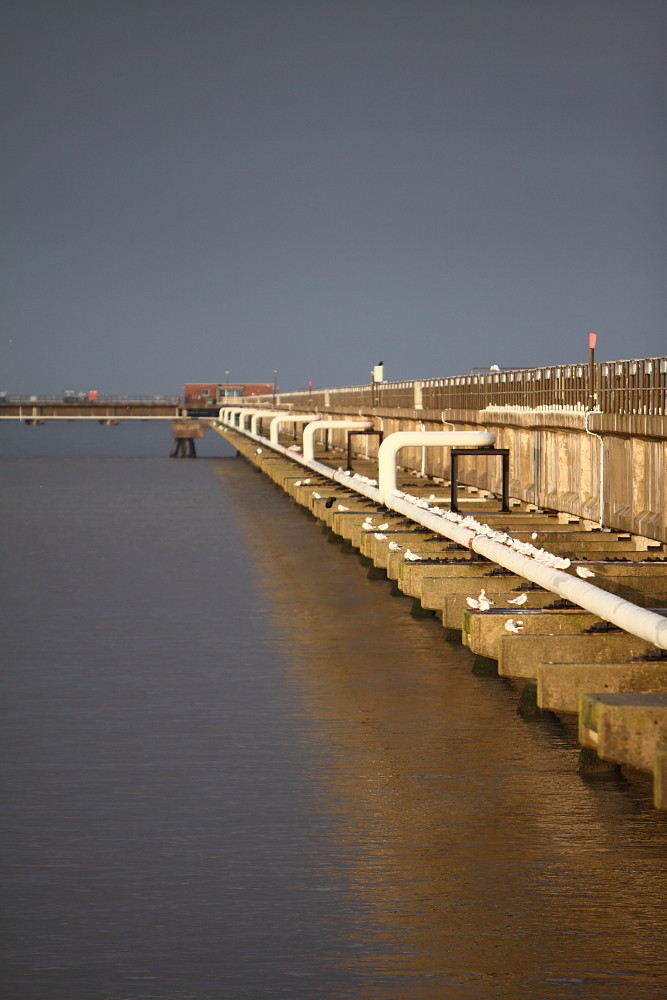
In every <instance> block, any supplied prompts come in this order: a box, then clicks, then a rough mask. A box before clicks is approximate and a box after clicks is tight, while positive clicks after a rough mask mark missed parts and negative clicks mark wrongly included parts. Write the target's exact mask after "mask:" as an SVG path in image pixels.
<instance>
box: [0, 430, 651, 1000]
mask: <svg viewBox="0 0 667 1000" xmlns="http://www.w3.org/2000/svg"><path fill="white" fill-rule="evenodd" d="M3 430H4V429H3ZM14 432H16V435H19V434H30V433H33V434H35V433H37V434H38V433H40V431H39V430H37V429H35V430H34V431H32V432H31V431H30V430H28V429H26V428H14V429H12V430H11V432H6V433H5V438H4V440H5V449H4V450H5V457H4V459H3V461H2V463H1V466H0V467H1V469H2V533H3V560H2V564H1V573H2V602H3V607H2V618H3V622H4V626H5V627H4V630H3V631H4V639H3V644H2V648H3V654H4V655H3V663H4V666H3V675H4V677H3V688H4V699H3V702H4V712H3V722H2V730H1V731H2V741H3V744H4V745H3V747H2V762H3V764H2V767H3V786H4V787H3V796H4V802H5V807H4V816H5V820H4V824H3V825H4V832H3V838H2V839H3V845H4V846H3V860H4V866H3V871H4V886H3V900H4V905H3V918H2V931H3V933H2V948H3V951H2V974H3V979H4V987H3V992H2V995H3V997H7V998H8V1000H24V998H30V1000H34V998H39V1000H42V998H43V1000H143V998H160V1000H181V998H193V1000H208V998H211V1000H217V998H232V1000H235V998H240V1000H244V998H249V1000H250V998H264V997H266V998H274V997H286V998H292V997H293V998H314V997H322V998H330V1000H334V998H341V1000H347V998H349V1000H357V998H359V1000H362V998H373V1000H439V998H444V1000H460V998H463V1000H468V998H469V1000H486V998H505V1000H513V998H528V1000H538V998H539V1000H551V998H570V997H577V998H578V997H581V998H584V997H585V998H586V1000H591V998H593V1000H597V998H600V1000H603V998H604V1000H607V998H611V1000H634V998H641V997H654V998H657V997H664V996H665V995H666V994H667V956H666V947H667V946H666V944H665V941H666V937H667V936H666V934H665V931H666V924H667V920H666V917H665V902H664V900H665V889H666V888H667V868H666V861H667V816H665V815H664V814H660V813H656V812H655V811H654V810H653V808H652V806H651V785H650V781H648V780H642V779H637V780H632V781H626V780H621V781H605V782H597V783H586V782H584V781H582V780H581V779H580V778H579V777H578V776H577V775H576V773H575V771H574V767H575V763H576V756H577V751H576V749H575V748H574V746H573V745H572V742H571V740H570V738H569V734H568V733H567V732H565V731H564V730H563V729H561V728H560V727H559V726H558V725H557V724H556V723H554V722H540V723H533V724H526V723H524V722H522V721H521V720H520V719H519V718H518V717H517V716H516V714H515V707H516V700H517V696H516V693H515V692H514V691H513V690H512V689H511V688H510V687H509V686H508V685H507V684H506V683H505V682H503V681H500V680H489V679H479V678H475V677H473V676H472V674H471V673H470V666H471V661H470V657H469V655H468V653H467V652H466V651H464V650H463V649H462V648H461V647H459V646H453V645H449V644H447V643H445V642H444V641H443V638H442V634H441V629H440V626H439V625H438V623H437V622H436V621H435V620H415V619H413V618H411V617H410V601H408V600H406V599H405V598H396V597H392V596H391V594H390V587H389V584H388V583H387V581H378V580H369V579H368V577H367V574H366V570H365V568H364V567H363V566H362V564H361V561H360V560H359V559H358V557H357V556H355V555H352V554H348V553H345V552H344V551H343V550H342V548H341V547H340V545H338V544H332V543H330V542H329V541H328V539H327V537H326V536H325V535H324V534H323V533H322V531H321V530H320V528H319V526H318V525H317V524H316V523H315V522H314V521H312V520H311V519H310V518H309V517H308V516H307V515H305V514H304V513H303V512H302V511H300V510H299V509H297V508H296V507H294V506H293V505H292V504H291V503H290V502H289V501H288V500H287V499H286V498H285V497H284V496H283V495H282V494H281V493H280V492H279V491H278V490H276V489H275V488H274V487H273V486H272V485H271V484H270V483H268V482H267V481H266V480H265V479H263V478H262V477H261V476H260V475H259V474H257V473H256V472H254V471H253V470H252V469H250V468H249V467H248V466H247V465H246V464H245V463H244V462H243V461H242V460H239V459H235V458H234V457H232V456H231V452H227V453H226V454H227V455H228V456H229V457H222V458H217V459H216V458H210V457H209V458H201V459H198V460H197V461H182V460H178V461H174V460H169V459H168V458H165V457H163V455H164V454H165V453H166V451H167V450H168V446H169V441H168V439H165V433H164V431H162V432H161V433H160V434H158V433H157V431H156V429H155V428H150V429H149V430H145V431H142V432H141V434H143V437H141V434H139V432H137V450H138V451H144V452H145V453H146V454H145V455H143V456H142V457H131V456H129V455H125V456H119V455H116V456H114V455H112V454H108V455H106V456H103V457H95V456H94V455H92V454H88V455H86V454H81V453H83V452H86V451H92V450H94V445H93V446H91V445H90V442H92V441H93V440H94V439H93V437H92V436H89V437H86V435H88V434H89V432H88V431H86V435H83V437H80V438H77V439H76V440H77V449H78V452H79V454H77V455H74V451H75V450H77V449H75V448H74V446H71V447H70V454H69V455H68V454H67V450H68V448H67V446H64V445H63V446H62V447H61V452H62V454H61V455H60V456H59V457H57V458H53V457H52V458H45V457H39V455H38V454H37V450H38V448H39V445H37V444H35V441H36V440H38V439H36V438H34V437H32V438H29V439H27V438H20V437H19V436H14ZM58 433H60V435H61V436H60V438H58V437H57V436H56V437H52V438H51V439H50V440H59V441H60V442H61V445H62V442H63V441H64V440H65V437H64V435H65V434H66V429H65V428H61V429H60V431H59V432H58ZM72 433H78V429H76V432H75V431H74V429H72ZM95 433H96V434H105V433H106V429H105V430H101V429H95ZM92 434H93V432H92V430H91V431H90V435H92ZM167 438H168V435H167ZM44 440H45V439H44ZM97 440H100V439H99V438H98V439H97ZM108 440H109V439H105V447H107V448H109V450H111V451H112V450H113V448H111V447H110V446H108V445H107V444H106V441H108ZM119 440H121V439H119ZM127 440H128V441H130V445H128V447H129V449H130V450H131V440H130V438H128V439H127ZM25 441H29V447H25V446H24V442H25ZM17 442H19V444H18V445H17ZM125 446H126V445H125V444H124V445H123V447H125ZM224 447H225V446H224V445H223V444H222V442H218V440H217V439H214V441H213V446H211V445H210V444H209V445H208V446H207V449H205V450H208V452H209V453H211V452H213V453H215V452H216V451H217V453H218V454H221V455H222V454H223V453H224ZM22 450H23V452H24V457H20V453H21V451H22ZM29 450H32V451H33V452H34V454H33V455H28V456H25V452H27V451H29ZM151 451H152V454H153V456H158V457H151V456H150V452H151Z"/></svg>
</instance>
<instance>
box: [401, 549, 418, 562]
mask: <svg viewBox="0 0 667 1000" xmlns="http://www.w3.org/2000/svg"><path fill="white" fill-rule="evenodd" d="M403 558H404V559H408V560H409V561H410V562H419V561H420V560H421V556H416V555H415V554H414V552H411V551H410V549H406V550H405V555H404V557H403Z"/></svg>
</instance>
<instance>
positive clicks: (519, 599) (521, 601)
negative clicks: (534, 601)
mask: <svg viewBox="0 0 667 1000" xmlns="http://www.w3.org/2000/svg"><path fill="white" fill-rule="evenodd" d="M527 600H528V594H519V596H518V597H513V598H512V599H511V600H510V601H508V602H507V603H508V604H518V605H521V604H525V603H526V601H527Z"/></svg>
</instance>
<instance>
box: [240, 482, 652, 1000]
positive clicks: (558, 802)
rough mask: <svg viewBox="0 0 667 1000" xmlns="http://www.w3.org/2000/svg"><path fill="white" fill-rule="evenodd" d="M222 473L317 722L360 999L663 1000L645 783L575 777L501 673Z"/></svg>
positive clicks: (299, 520) (558, 741) (318, 790)
mask: <svg viewBox="0 0 667 1000" xmlns="http://www.w3.org/2000/svg"><path fill="white" fill-rule="evenodd" d="M220 475H221V478H222V481H223V482H224V486H225V489H226V490H228V491H229V492H230V494H231V495H232V496H233V497H234V499H235V500H236V506H237V508H238V516H239V519H240V521H241V523H242V525H243V527H244V531H245V534H246V541H247V544H248V545H249V546H250V548H251V550H252V552H253V555H254V559H255V561H256V565H257V567H258V568H259V570H260V576H261V580H260V582H261V586H262V588H263V590H264V593H265V595H266V598H267V600H266V614H267V615H269V616H270V619H271V625H272V629H273V630H274V631H275V632H276V634H278V635H279V636H280V643H281V654H282V656H283V658H284V659H285V660H286V662H288V663H289V665H290V671H291V672H290V680H291V683H292V684H293V685H294V689H295V693H296V695H297V696H298V699H299V703H300V704H301V705H302V706H303V712H304V713H305V715H306V717H307V718H308V720H309V721H310V724H311V725H310V728H309V729H308V738H309V739H311V740H312V743H313V748H314V751H315V752H316V754H317V761H318V766H317V768H316V769H314V773H313V775H312V789H313V808H314V809H316V810H318V811H319V812H320V814H321V816H322V821H323V822H325V823H327V824H329V825H330V828H331V829H332V831H334V833H335V839H334V843H335V845H336V846H335V848H334V853H333V855H332V856H331V857H330V858H328V859H327V861H326V864H324V865H323V868H322V872H321V873H320V874H321V878H322V881H323V883H325V884H324V885H323V886H322V888H323V889H325V890H326V888H327V886H326V881H327V878H328V877H329V876H330V875H332V873H335V874H336V875H337V876H340V874H341V873H343V875H344V876H345V877H346V879H347V893H348V897H349V908H350V917H351V919H352V920H353V921H355V934H354V937H353V939H352V940H351V941H350V948H351V951H350V953H349V954H348V953H346V954H345V955H344V956H341V958H340V961H341V963H344V964H350V957H349V956H350V954H351V955H353V965H354V966H355V968H356V970H357V972H358V973H359V974H361V976H362V980H363V983H364V985H363V989H362V990H361V992H360V993H358V994H355V995H358V996H364V997H373V998H380V997H383V998H388V997H396V998H408V997H409V998H411V1000H427V998H428V1000H431V998H436V997H439V998H441V997H452V998H454V997H456V998H460V997H475V998H479V997H487V996H489V997H490V996H493V997H507V998H510V997H516V996H519V995H520V996H528V997H540V998H551V997H554V998H555V997H573V996H586V997H587V998H591V997H605V998H619V1000H620V998H623V1000H625V998H629V997H642V996H646V997H649V996H654V997H657V996H663V995H664V994H665V989H666V988H667V964H666V961H665V948H664V940H665V937H664V933H665V912H664V902H663V901H664V898H665V889H666V888H667V873H666V866H665V860H666V858H667V851H666V849H665V833H666V832H667V821H666V817H665V816H664V815H662V814H659V813H656V812H655V811H654V810H653V809H652V806H651V803H650V785H649V784H648V783H646V784H642V783H641V782H639V783H636V782H631V783H627V782H618V783H616V784H610V783H605V784H604V785H601V784H587V783H585V782H583V781H582V780H581V779H580V778H579V777H578V776H577V775H576V773H575V762H576V756H577V748H576V746H574V745H573V744H572V743H571V742H570V740H569V737H568V734H567V732H566V731H564V730H563V728H562V727H561V726H559V725H558V724H554V723H549V722H548V721H547V722H544V723H541V724H539V725H526V724H525V723H523V722H522V721H521V720H520V719H519V718H517V716H516V714H515V705H516V693H515V692H514V691H513V690H512V689H511V688H510V687H509V686H508V685H507V684H505V683H504V682H503V681H499V680H488V679H480V678H475V677H473V676H472V675H471V673H470V665H471V664H470V658H469V654H468V652H467V651H466V650H464V649H462V648H461V647H458V646H453V645H450V644H448V643H445V642H444V641H443V637H442V631H441V629H440V626H439V624H438V623H437V622H436V621H435V620H415V619H413V618H411V617H410V615H409V609H410V602H409V601H407V600H405V599H401V598H399V599H392V598H391V597H390V596H389V593H390V586H389V584H388V583H387V582H383V581H378V580H374V581H371V580H369V579H368V577H367V575H366V572H365V570H364V568H363V566H362V565H361V562H360V561H359V560H358V559H357V558H356V557H355V556H351V555H349V554H346V553H344V552H343V551H342V550H341V549H340V548H338V547H336V546H333V545H330V544H327V541H326V539H325V537H324V535H323V534H322V532H321V530H320V528H319V527H318V526H317V524H316V523H315V522H313V521H312V520H311V519H310V517H309V515H306V514H305V513H304V512H302V511H301V510H299V509H298V508H296V507H295V506H293V505H291V504H290V503H289V502H288V501H287V500H286V499H285V497H284V496H283V495H282V494H281V493H280V492H279V491H278V490H277V489H276V488H275V487H273V486H272V485H270V484H268V483H266V482H264V481H262V480H260V479H259V477H257V476H256V475H255V474H254V473H252V472H251V471H250V470H248V469H247V467H246V466H245V465H243V464H241V463H224V464H223V466H222V469H221V473H220ZM249 487H251V488H249ZM315 874H317V873H315ZM310 877H313V873H311V874H310Z"/></svg>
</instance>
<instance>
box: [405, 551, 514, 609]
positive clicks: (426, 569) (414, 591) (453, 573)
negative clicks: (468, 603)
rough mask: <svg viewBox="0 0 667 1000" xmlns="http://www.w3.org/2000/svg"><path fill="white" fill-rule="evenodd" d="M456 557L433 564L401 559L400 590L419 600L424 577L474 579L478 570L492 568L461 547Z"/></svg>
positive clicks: (486, 570)
mask: <svg viewBox="0 0 667 1000" xmlns="http://www.w3.org/2000/svg"><path fill="white" fill-rule="evenodd" d="M456 558H457V561H456V562H455V561H454V560H450V561H449V562H442V563H435V564H434V563H412V562H408V561H406V560H403V562H402V563H400V564H399V575H398V583H399V586H400V588H401V590H402V591H403V593H404V594H409V595H410V596H411V597H419V598H420V600H421V587H422V579H424V578H425V577H429V578H432V579H436V578H437V579H445V578H451V577H465V576H468V577H471V578H473V579H476V578H477V577H479V574H480V572H482V573H488V572H489V570H491V569H492V568H493V567H492V565H491V563H488V562H479V561H478V560H473V559H471V558H470V554H469V553H467V552H465V551H464V550H463V549H459V550H458V553H457V554H456ZM461 560H463V561H461ZM517 579H518V577H517ZM473 586H474V584H473ZM482 586H483V585H482ZM478 593H479V591H478Z"/></svg>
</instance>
